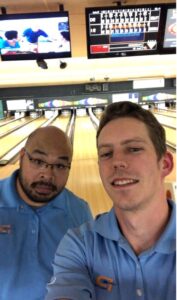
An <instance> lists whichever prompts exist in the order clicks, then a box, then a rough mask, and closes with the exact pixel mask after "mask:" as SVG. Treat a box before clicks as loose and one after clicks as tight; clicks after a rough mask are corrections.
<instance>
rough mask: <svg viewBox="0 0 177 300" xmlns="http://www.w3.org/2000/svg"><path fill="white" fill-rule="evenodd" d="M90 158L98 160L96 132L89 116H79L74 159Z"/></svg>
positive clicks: (75, 133) (76, 126) (76, 124)
mask: <svg viewBox="0 0 177 300" xmlns="http://www.w3.org/2000/svg"><path fill="white" fill-rule="evenodd" d="M90 158H97V150H96V131H95V128H94V126H93V124H92V122H91V120H90V118H89V117H88V116H85V117H78V116H77V118H76V122H75V131H74V156H73V159H78V160H79V159H90Z"/></svg>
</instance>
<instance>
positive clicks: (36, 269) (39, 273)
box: [0, 126, 92, 300]
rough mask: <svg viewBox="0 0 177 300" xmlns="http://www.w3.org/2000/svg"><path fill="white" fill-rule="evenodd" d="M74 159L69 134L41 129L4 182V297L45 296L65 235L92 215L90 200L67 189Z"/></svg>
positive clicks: (0, 217)
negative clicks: (56, 256)
mask: <svg viewBox="0 0 177 300" xmlns="http://www.w3.org/2000/svg"><path fill="white" fill-rule="evenodd" d="M71 161H72V145H71V143H70V141H69V139H68V137H67V136H66V134H65V133H64V132H63V131H62V130H60V129H59V128H56V127H54V126H48V127H43V128H38V129H37V130H35V131H34V132H33V133H32V134H30V136H29V137H28V140H27V142H26V145H25V147H24V148H23V149H22V150H21V151H20V168H19V170H17V171H15V172H14V173H13V174H12V176H10V177H9V178H6V179H3V180H1V181H0V283H1V284H0V299H1V300H7V299H9V300H10V299H11V300H24V299H29V300H44V297H45V294H46V284H47V282H48V281H49V280H50V278H51V276H52V260H53V257H54V253H55V251H56V248H57V245H58V243H59V241H60V239H61V238H62V237H63V235H64V233H66V231H67V230H68V228H71V227H76V226H79V225H80V224H82V223H83V222H85V221H88V220H91V219H92V216H91V212H90V209H89V207H88V204H87V203H86V202H85V201H84V200H82V199H80V198H78V197H77V196H76V195H74V194H73V193H72V192H71V191H69V190H68V189H66V188H65V185H66V182H67V179H68V176H69V170H70V166H71ZM76 180H78V178H77V179H76Z"/></svg>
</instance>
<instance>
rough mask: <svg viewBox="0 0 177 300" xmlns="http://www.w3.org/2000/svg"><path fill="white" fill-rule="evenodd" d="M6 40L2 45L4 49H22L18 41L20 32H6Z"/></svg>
mask: <svg viewBox="0 0 177 300" xmlns="http://www.w3.org/2000/svg"><path fill="white" fill-rule="evenodd" d="M4 35H5V37H6V39H5V40H4V42H3V44H2V46H1V47H2V48H9V49H18V48H20V44H19V41H18V31H16V30H8V31H6V32H5V34H4Z"/></svg>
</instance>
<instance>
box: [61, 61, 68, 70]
mask: <svg viewBox="0 0 177 300" xmlns="http://www.w3.org/2000/svg"><path fill="white" fill-rule="evenodd" d="M66 67H67V63H66V62H64V61H60V69H65V68H66Z"/></svg>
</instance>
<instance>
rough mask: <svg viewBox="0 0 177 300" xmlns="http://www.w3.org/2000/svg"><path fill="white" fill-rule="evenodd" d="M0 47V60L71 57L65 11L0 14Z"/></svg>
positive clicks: (67, 19) (67, 21)
mask: <svg viewBox="0 0 177 300" xmlns="http://www.w3.org/2000/svg"><path fill="white" fill-rule="evenodd" d="M0 50H1V58H2V60H3V61H5V60H30V59H45V58H65V57H71V42H70V27H69V15H68V12H64V11H62V12H60V11H59V12H48V13H27V14H9V15H8V14H6V15H0Z"/></svg>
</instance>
